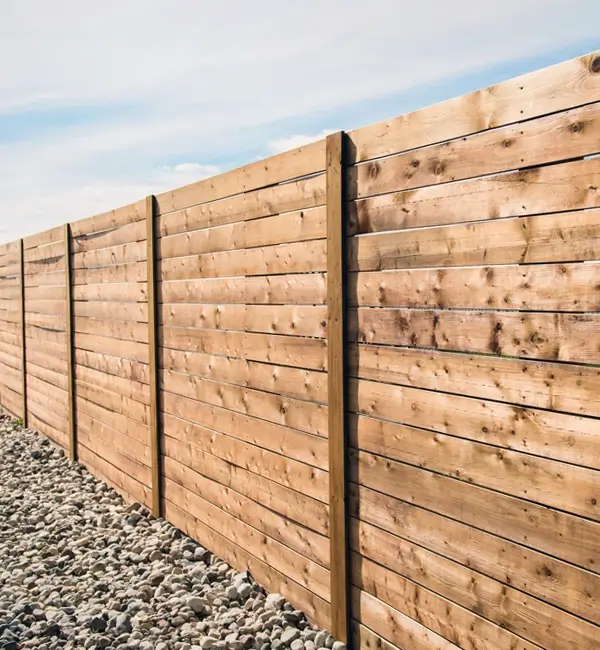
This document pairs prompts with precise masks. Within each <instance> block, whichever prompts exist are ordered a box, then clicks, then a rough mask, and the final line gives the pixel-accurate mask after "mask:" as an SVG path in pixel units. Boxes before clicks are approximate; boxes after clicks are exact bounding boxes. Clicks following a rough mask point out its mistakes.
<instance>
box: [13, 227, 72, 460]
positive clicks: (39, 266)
mask: <svg viewBox="0 0 600 650" xmlns="http://www.w3.org/2000/svg"><path fill="white" fill-rule="evenodd" d="M65 261H66V257H65V241H64V228H53V229H52V230H48V231H46V232H45V233H40V234H39V235H32V236H31V237H28V238H26V239H24V240H23V266H24V278H25V347H26V352H27V363H26V367H27V419H28V422H29V424H30V425H31V426H33V427H34V428H36V429H38V430H39V431H41V432H42V433H45V434H46V435H47V436H48V437H49V438H51V439H52V440H54V442H56V443H57V444H59V445H60V446H61V447H63V448H65V449H66V448H68V446H69V442H68V438H67V430H68V393H67V388H68V386H67V383H68V364H67V337H66V327H65V316H66V288H65V287H66V283H65V277H66V276H65Z"/></svg>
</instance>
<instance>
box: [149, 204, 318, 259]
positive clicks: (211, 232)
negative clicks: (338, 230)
mask: <svg viewBox="0 0 600 650" xmlns="http://www.w3.org/2000/svg"><path fill="white" fill-rule="evenodd" d="M167 219H168V220H169V221H171V222H173V226H175V224H176V222H175V219H172V218H171V217H169V218H167V217H163V218H161V220H160V223H162V224H163V225H164V224H165V222H166V221H167ZM190 225H191V226H192V228H193V225H194V224H190ZM323 237H325V208H324V207H317V208H308V209H305V210H296V211H294V212H284V213H283V214H277V215H275V216H272V217H263V218H260V219H254V220H252V221H237V222H235V223H229V224H224V225H221V226H213V227H211V228H203V229H202V230H189V231H188V232H181V233H179V234H177V235H172V236H170V237H169V236H166V235H165V236H163V237H160V238H159V239H158V240H157V250H158V256H159V258H160V259H163V260H166V259H168V258H170V257H181V256H184V255H200V254H202V253H213V252H217V251H225V250H239V249H248V248H254V247H256V246H269V245H274V244H285V243H291V242H298V241H309V240H311V239H322V238H323Z"/></svg>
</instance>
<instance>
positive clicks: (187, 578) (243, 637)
mask: <svg viewBox="0 0 600 650" xmlns="http://www.w3.org/2000/svg"><path fill="white" fill-rule="evenodd" d="M0 648H3V649H4V650H16V649H18V648H38V650H54V649H57V648H86V649H88V650H94V649H97V648H98V649H99V648H115V649H116V648H118V649H120V650H126V649H132V650H135V649H138V650H170V649H173V650H197V649H198V648H200V649H202V650H220V649H225V648H228V649H231V650H246V649H250V648H256V649H257V650H278V649H280V650H286V649H287V648H289V649H290V650H319V649H320V648H332V649H333V650H344V645H343V644H342V643H340V642H334V639H333V637H332V636H331V635H329V634H328V633H327V632H325V631H322V630H317V629H315V628H313V627H312V626H311V625H310V624H309V623H308V622H307V620H306V618H305V617H304V615H303V614H302V612H299V611H297V610H295V609H294V608H293V607H292V606H291V605H290V604H289V603H287V602H286V601H285V600H284V598H283V597H282V596H280V595H278V594H270V595H267V594H266V593H265V592H264V590H263V589H262V588H261V587H260V586H259V585H257V584H256V583H255V582H254V581H253V580H252V578H251V576H250V575H249V574H248V573H238V572H236V571H234V570H233V569H231V568H230V567H229V566H228V565H227V564H225V563H224V562H223V561H222V560H220V559H219V558H218V557H217V556H215V555H213V554H212V553H210V552H209V551H207V550H205V549H204V548H202V547H201V546H199V545H198V544H197V543H196V542H194V541H193V540H191V539H190V538H188V537H186V536H185V535H183V534H182V533H180V532H179V531H178V530H177V529H175V528H174V527H173V526H171V525H170V524H169V523H167V522H166V521H164V520H162V519H156V518H154V517H152V515H151V514H150V513H149V512H148V511H147V510H146V509H145V508H143V507H142V506H140V505H139V504H133V505H129V506H128V505H126V504H125V503H124V502H123V500H122V499H121V497H120V496H119V495H118V494H117V493H116V492H115V491H114V490H113V489H112V488H109V487H107V486H106V485H105V484H104V483H102V482H100V481H97V480H96V479H95V478H94V477H92V475H91V474H89V473H88V472H87V471H86V470H85V469H83V468H82V467H80V466H79V465H77V464H73V463H71V462H70V461H69V460H68V459H66V458H65V457H64V452H63V450H62V449H59V448H57V447H55V446H54V445H53V444H51V443H50V442H49V441H48V440H47V439H46V438H44V437H43V436H41V435H40V434H38V433H35V432H32V431H30V430H28V429H23V428H22V427H21V426H19V423H18V421H15V420H10V419H9V418H6V417H5V416H1V417H0Z"/></svg>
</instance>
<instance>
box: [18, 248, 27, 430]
mask: <svg viewBox="0 0 600 650" xmlns="http://www.w3.org/2000/svg"><path fill="white" fill-rule="evenodd" d="M19 275H20V284H21V367H22V369H23V377H22V383H21V396H22V398H23V418H22V419H23V426H24V427H27V424H28V419H27V346H26V344H25V330H26V327H25V255H24V251H23V240H22V239H19Z"/></svg>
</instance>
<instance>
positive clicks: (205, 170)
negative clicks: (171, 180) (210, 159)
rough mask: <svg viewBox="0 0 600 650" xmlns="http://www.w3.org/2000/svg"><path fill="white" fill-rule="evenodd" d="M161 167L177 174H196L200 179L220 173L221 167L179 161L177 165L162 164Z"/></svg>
mask: <svg viewBox="0 0 600 650" xmlns="http://www.w3.org/2000/svg"><path fill="white" fill-rule="evenodd" d="M160 169H161V170H163V171H166V172H174V173H175V174H194V175H196V176H197V177H198V178H199V179H200V178H208V177H209V176H214V175H215V174H218V173H219V168H218V167H217V166H216V165H201V164H199V163H192V162H188V163H177V164H176V165H161V166H160Z"/></svg>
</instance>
